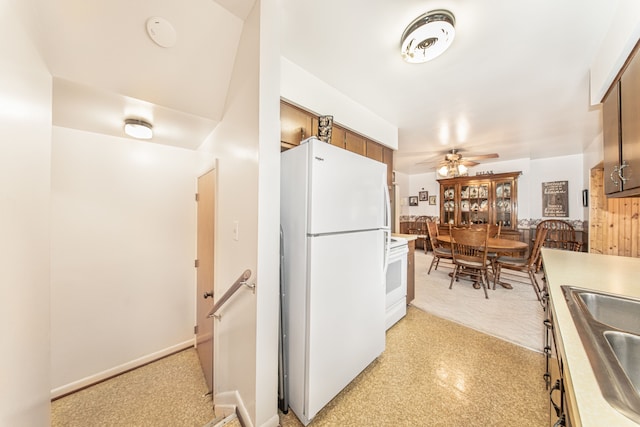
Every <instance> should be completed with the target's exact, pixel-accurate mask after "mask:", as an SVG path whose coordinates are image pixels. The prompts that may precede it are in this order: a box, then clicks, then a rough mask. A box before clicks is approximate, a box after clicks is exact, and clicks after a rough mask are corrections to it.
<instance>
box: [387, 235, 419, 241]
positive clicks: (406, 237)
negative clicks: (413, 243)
mask: <svg viewBox="0 0 640 427" xmlns="http://www.w3.org/2000/svg"><path fill="white" fill-rule="evenodd" d="M391 236H392V237H401V238H403V239H407V241H409V240H416V239H417V238H418V236H417V235H415V234H399V233H391Z"/></svg>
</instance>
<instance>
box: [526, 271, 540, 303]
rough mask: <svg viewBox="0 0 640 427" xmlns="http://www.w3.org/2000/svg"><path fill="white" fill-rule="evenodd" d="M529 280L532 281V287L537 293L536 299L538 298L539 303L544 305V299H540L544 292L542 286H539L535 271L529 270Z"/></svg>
mask: <svg viewBox="0 0 640 427" xmlns="http://www.w3.org/2000/svg"><path fill="white" fill-rule="evenodd" d="M529 279H530V280H531V286H533V290H534V292H535V293H536V297H537V298H538V301H539V302H540V303H542V299H541V298H540V293H541V292H542V291H541V290H540V285H539V284H538V279H536V274H535V272H534V270H529Z"/></svg>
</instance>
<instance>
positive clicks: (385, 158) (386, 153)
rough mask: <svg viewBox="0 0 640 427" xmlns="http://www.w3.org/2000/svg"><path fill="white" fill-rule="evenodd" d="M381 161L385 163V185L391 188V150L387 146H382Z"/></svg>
mask: <svg viewBox="0 0 640 427" xmlns="http://www.w3.org/2000/svg"><path fill="white" fill-rule="evenodd" d="M382 162H383V163H384V164H386V165H387V185H388V186H389V189H391V185H392V184H393V150H392V149H391V148H389V147H382Z"/></svg>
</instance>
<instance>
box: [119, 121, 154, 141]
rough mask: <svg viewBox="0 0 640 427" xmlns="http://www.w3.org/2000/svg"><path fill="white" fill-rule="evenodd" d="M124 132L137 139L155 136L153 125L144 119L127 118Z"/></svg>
mask: <svg viewBox="0 0 640 427" xmlns="http://www.w3.org/2000/svg"><path fill="white" fill-rule="evenodd" d="M124 133H126V134H127V135H129V136H130V137H133V138H137V139H151V138H152V137H153V127H152V126H151V124H150V123H147V122H145V121H144V120H139V119H126V120H125V121H124Z"/></svg>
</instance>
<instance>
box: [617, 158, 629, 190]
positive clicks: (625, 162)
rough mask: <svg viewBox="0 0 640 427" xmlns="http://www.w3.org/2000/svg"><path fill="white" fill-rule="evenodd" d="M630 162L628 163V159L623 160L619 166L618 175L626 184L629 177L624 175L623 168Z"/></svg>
mask: <svg viewBox="0 0 640 427" xmlns="http://www.w3.org/2000/svg"><path fill="white" fill-rule="evenodd" d="M628 166H629V164H628V163H627V161H626V160H623V161H622V164H621V165H620V167H619V168H618V176H619V177H620V180H621V181H622V183H623V184H624V183H625V182H627V179H629V178H625V177H624V176H622V172H623V171H622V170H623V169H624V168H626V167H628Z"/></svg>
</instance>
